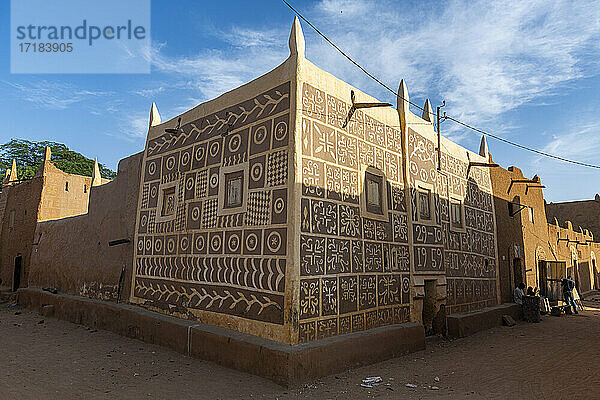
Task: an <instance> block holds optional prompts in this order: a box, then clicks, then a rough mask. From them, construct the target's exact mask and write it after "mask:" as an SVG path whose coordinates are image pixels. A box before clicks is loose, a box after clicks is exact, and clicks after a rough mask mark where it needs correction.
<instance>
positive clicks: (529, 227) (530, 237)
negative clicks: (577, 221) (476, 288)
mask: <svg viewBox="0 0 600 400" xmlns="http://www.w3.org/2000/svg"><path fill="white" fill-rule="evenodd" d="M490 174H491V179H492V187H493V192H494V208H495V210H496V220H497V224H498V232H501V234H499V235H498V259H499V273H500V293H501V299H502V301H503V302H512V301H513V290H514V288H515V287H516V286H517V285H518V284H519V283H520V282H524V283H525V285H526V286H531V287H533V288H535V287H538V286H539V285H538V282H539V280H538V279H539V277H538V274H539V271H538V262H539V261H540V260H556V258H555V257H554V251H553V249H552V248H551V247H550V244H549V240H548V226H547V223H546V212H545V208H544V197H543V192H542V188H540V187H539V186H541V182H540V181H538V182H537V183H524V182H520V183H519V182H515V181H517V180H525V179H526V178H525V177H524V176H523V173H522V172H521V170H520V169H519V168H517V167H510V168H509V169H508V170H506V169H504V168H502V167H495V168H491V170H490ZM510 203H514V204H513V205H512V206H511V205H510ZM518 204H521V207H524V208H522V209H521V210H520V211H519V209H520V208H521V207H520V206H518ZM511 210H512V211H511ZM530 210H531V212H532V216H533V222H532V221H531V220H530ZM511 212H512V214H513V215H511Z"/></svg>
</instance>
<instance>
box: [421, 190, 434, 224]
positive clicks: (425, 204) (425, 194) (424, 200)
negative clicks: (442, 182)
mask: <svg viewBox="0 0 600 400" xmlns="http://www.w3.org/2000/svg"><path fill="white" fill-rule="evenodd" d="M430 199H431V191H430V190H426V189H420V190H419V217H421V219H431V202H430Z"/></svg>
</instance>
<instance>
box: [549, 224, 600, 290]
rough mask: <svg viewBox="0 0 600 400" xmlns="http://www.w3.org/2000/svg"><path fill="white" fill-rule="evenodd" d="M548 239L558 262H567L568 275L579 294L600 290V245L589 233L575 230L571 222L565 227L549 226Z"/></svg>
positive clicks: (579, 229) (578, 229)
mask: <svg viewBox="0 0 600 400" xmlns="http://www.w3.org/2000/svg"><path fill="white" fill-rule="evenodd" d="M548 238H549V241H550V243H551V245H552V248H553V251H554V253H555V254H556V257H557V259H558V260H561V261H565V262H566V267H567V275H571V276H572V277H573V278H574V279H575V284H576V287H577V290H578V291H579V293H580V294H581V293H585V292H588V291H590V290H592V289H599V288H600V276H599V275H598V272H599V271H598V264H597V262H598V261H597V255H598V254H600V243H598V242H594V241H593V237H592V235H591V234H589V232H586V231H585V230H583V229H581V228H579V227H578V228H576V229H574V227H573V225H572V224H571V222H569V221H567V222H566V223H565V224H564V226H560V225H556V224H550V223H549V224H548Z"/></svg>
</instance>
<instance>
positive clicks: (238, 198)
mask: <svg viewBox="0 0 600 400" xmlns="http://www.w3.org/2000/svg"><path fill="white" fill-rule="evenodd" d="M243 198H244V171H238V172H232V173H230V174H225V204H224V207H223V208H236V207H241V206H242V201H243V200H242V199H243Z"/></svg>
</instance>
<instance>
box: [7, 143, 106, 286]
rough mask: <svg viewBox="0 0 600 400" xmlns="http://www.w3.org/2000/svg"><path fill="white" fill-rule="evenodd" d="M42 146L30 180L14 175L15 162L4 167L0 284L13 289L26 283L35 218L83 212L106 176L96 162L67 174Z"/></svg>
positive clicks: (38, 238) (33, 244)
mask: <svg viewBox="0 0 600 400" xmlns="http://www.w3.org/2000/svg"><path fill="white" fill-rule="evenodd" d="M50 158H51V153H50V148H46V153H45V156H44V161H43V163H42V165H41V166H40V168H39V169H38V171H37V172H36V173H35V175H34V177H33V178H32V179H30V180H26V181H19V180H18V179H17V165H16V162H15V161H14V160H13V164H12V168H11V169H10V170H7V172H6V175H5V179H4V182H3V184H2V192H1V193H0V261H1V263H0V278H1V279H2V285H4V286H8V287H11V288H12V289H13V290H16V289H17V288H19V287H26V286H28V279H29V265H30V258H31V252H32V249H34V247H35V245H36V244H37V242H39V240H40V236H39V235H38V236H35V235H34V233H35V230H36V226H37V224H38V223H39V222H43V221H49V220H54V219H61V218H66V217H70V216H74V215H80V214H84V213H86V212H87V209H88V200H89V192H90V189H91V187H92V186H94V185H101V184H103V183H106V182H108V180H106V179H103V178H101V177H100V172H99V169H98V165H97V163H96V165H95V168H94V176H93V177H87V176H80V175H74V174H67V173H65V172H63V171H61V170H59V169H58V168H56V167H55V166H54V165H53V164H52V162H51V161H50Z"/></svg>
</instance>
